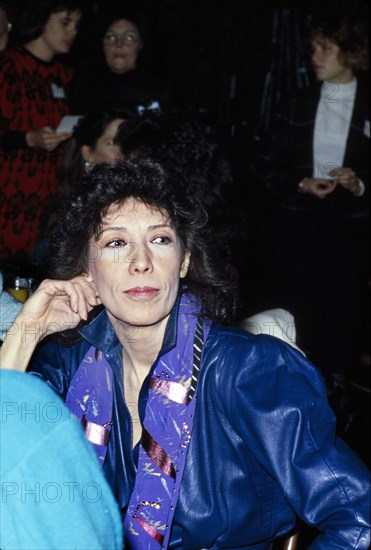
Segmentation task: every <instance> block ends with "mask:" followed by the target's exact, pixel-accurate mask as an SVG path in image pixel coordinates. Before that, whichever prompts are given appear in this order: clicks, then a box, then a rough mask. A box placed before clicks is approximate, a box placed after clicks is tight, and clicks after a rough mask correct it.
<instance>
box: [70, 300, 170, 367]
mask: <svg viewBox="0 0 371 550" xmlns="http://www.w3.org/2000/svg"><path fill="white" fill-rule="evenodd" d="M179 304H180V296H179V297H178V298H177V300H176V302H175V304H174V306H173V308H172V310H171V312H170V316H169V319H168V322H167V325H166V329H165V335H164V340H163V343H162V347H161V351H160V353H159V355H160V356H161V355H164V354H165V353H167V352H168V351H170V350H171V349H172V348H174V347H175V345H176V341H177V319H178V311H179ZM79 333H80V334H81V336H82V337H83V338H84V340H86V341H87V342H89V343H90V344H91V345H92V346H95V347H96V348H98V349H100V350H101V351H102V352H103V353H104V355H105V356H106V357H111V356H112V355H113V354H114V353H116V352H119V353H121V343H120V341H119V339H118V337H117V335H116V332H115V329H114V327H113V325H112V323H111V321H110V320H109V318H108V315H107V311H106V310H105V309H104V310H103V311H101V312H100V313H99V314H98V315H97V317H95V318H94V319H93V320H92V321H91V322H90V323H89V324H88V325H86V326H84V327H83V328H81V329H80V330H79Z"/></svg>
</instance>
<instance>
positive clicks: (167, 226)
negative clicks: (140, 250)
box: [102, 223, 172, 233]
mask: <svg viewBox="0 0 371 550" xmlns="http://www.w3.org/2000/svg"><path fill="white" fill-rule="evenodd" d="M165 227H166V228H170V229H171V228H172V225H170V224H169V223H160V224H157V225H149V226H148V227H147V229H148V230H149V231H153V230H154V229H162V228H165ZM107 231H128V228H127V227H125V226H117V227H106V228H105V229H103V230H102V233H106V232H107Z"/></svg>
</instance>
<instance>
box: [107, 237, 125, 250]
mask: <svg viewBox="0 0 371 550" xmlns="http://www.w3.org/2000/svg"><path fill="white" fill-rule="evenodd" d="M127 244H128V243H127V242H126V241H124V240H122V239H113V240H112V241H110V242H109V243H107V244H106V247H107V248H118V247H125V246H127Z"/></svg>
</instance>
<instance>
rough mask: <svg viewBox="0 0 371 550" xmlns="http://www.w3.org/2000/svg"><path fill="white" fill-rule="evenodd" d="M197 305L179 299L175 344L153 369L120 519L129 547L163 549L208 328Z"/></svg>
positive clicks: (194, 401)
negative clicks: (133, 475)
mask: <svg viewBox="0 0 371 550" xmlns="http://www.w3.org/2000/svg"><path fill="white" fill-rule="evenodd" d="M199 309H200V307H199V305H197V303H196V302H195V301H194V299H193V300H192V298H191V297H189V295H187V294H183V296H182V297H181V301H180V307H179V314H178V332H177V344H176V346H175V348H174V349H172V350H170V351H169V352H168V353H166V354H165V355H163V356H161V357H160V358H159V360H158V363H157V365H156V366H155V369H154V372H153V375H152V378H151V381H150V386H149V387H150V389H149V395H148V402H147V406H146V411H145V417H144V422H143V432H142V438H141V442H140V450H139V461H138V471H137V475H136V479H135V486H134V490H133V492H132V495H131V498H130V502H129V506H128V510H127V513H126V516H125V521H124V528H125V537H126V539H127V541H128V543H129V546H130V547H131V548H133V549H134V548H135V549H146V550H150V549H156V550H158V549H159V546H161V547H163V548H167V546H168V541H169V537H170V531H171V525H172V520H173V516H174V512H175V507H176V503H177V500H178V496H179V489H180V484H181V480H182V475H183V471H184V466H185V460H186V454H187V449H188V446H189V443H190V440H191V434H192V424H193V417H194V412H195V407H196V395H197V379H198V373H199V368H200V363H201V354H202V347H203V342H204V341H205V340H206V338H207V334H208V332H209V328H210V327H209V324H208V323H203V322H202V320H201V318H200V317H199Z"/></svg>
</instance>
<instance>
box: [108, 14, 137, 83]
mask: <svg viewBox="0 0 371 550" xmlns="http://www.w3.org/2000/svg"><path fill="white" fill-rule="evenodd" d="M141 48H142V41H141V39H140V35H139V31H138V28H137V26H136V25H135V23H132V22H131V21H129V20H127V19H118V20H117V21H114V22H113V23H112V24H111V25H110V26H109V27H108V29H107V31H106V33H105V35H104V37H103V51H104V56H105V58H106V63H107V65H108V66H109V68H110V70H111V71H112V72H113V73H116V74H123V73H126V72H128V71H132V70H133V69H135V67H136V66H137V58H138V53H139V50H140V49H141Z"/></svg>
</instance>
